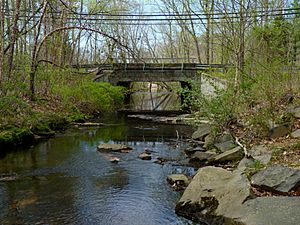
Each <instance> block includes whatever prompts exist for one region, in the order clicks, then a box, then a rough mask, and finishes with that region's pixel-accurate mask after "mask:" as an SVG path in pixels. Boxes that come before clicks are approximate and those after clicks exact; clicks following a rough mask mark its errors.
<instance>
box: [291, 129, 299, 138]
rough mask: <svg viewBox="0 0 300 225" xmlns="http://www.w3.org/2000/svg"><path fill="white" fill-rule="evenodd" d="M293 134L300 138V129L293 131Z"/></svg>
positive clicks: (294, 136)
mask: <svg viewBox="0 0 300 225" xmlns="http://www.w3.org/2000/svg"><path fill="white" fill-rule="evenodd" d="M291 136H292V137H293V138H300V129H298V130H295V131H294V132H293V133H291Z"/></svg>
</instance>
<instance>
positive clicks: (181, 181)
mask: <svg viewBox="0 0 300 225" xmlns="http://www.w3.org/2000/svg"><path fill="white" fill-rule="evenodd" d="M167 181H168V182H169V184H171V185H174V184H178V185H183V186H188V185H189V183H190V182H189V178H188V177H187V176H186V175H185V174H171V175H169V176H168V177H167Z"/></svg>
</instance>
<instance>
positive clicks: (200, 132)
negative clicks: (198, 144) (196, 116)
mask: <svg viewBox="0 0 300 225" xmlns="http://www.w3.org/2000/svg"><path fill="white" fill-rule="evenodd" d="M211 129H212V126H211V124H201V125H200V126H199V127H198V129H197V130H196V131H195V132H194V133H193V134H192V139H194V140H200V141H203V140H204V137H205V136H206V135H208V134H209V133H210V132H211Z"/></svg>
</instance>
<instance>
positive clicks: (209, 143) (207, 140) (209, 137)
mask: <svg viewBox="0 0 300 225" xmlns="http://www.w3.org/2000/svg"><path fill="white" fill-rule="evenodd" d="M214 141H215V135H213V134H212V133H210V134H209V135H207V136H206V137H205V138H204V145H203V147H204V148H206V149H209V147H211V146H213V145H214Z"/></svg>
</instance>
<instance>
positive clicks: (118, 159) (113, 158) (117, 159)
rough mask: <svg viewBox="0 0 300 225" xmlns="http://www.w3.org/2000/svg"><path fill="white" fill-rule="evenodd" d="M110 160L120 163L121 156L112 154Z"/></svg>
mask: <svg viewBox="0 0 300 225" xmlns="http://www.w3.org/2000/svg"><path fill="white" fill-rule="evenodd" d="M109 161H110V162H111V163H118V162H120V158H118V157H114V156H112V157H110V158H109Z"/></svg>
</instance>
